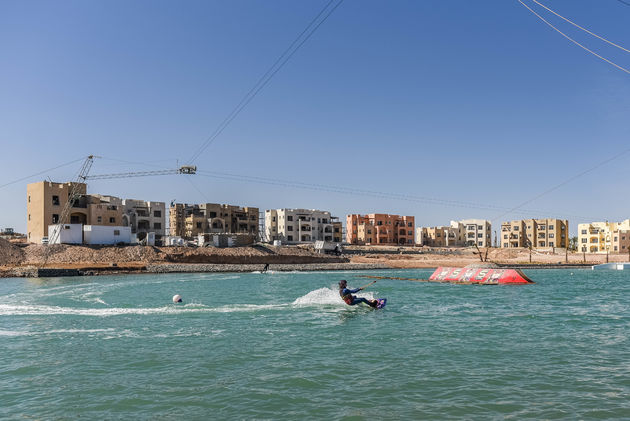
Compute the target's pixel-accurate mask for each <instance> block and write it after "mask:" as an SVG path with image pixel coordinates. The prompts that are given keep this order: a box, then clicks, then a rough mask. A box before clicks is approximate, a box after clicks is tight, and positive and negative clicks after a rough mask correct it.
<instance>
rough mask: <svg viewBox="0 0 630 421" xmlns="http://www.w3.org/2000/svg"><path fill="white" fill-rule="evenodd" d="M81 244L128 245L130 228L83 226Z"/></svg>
mask: <svg viewBox="0 0 630 421" xmlns="http://www.w3.org/2000/svg"><path fill="white" fill-rule="evenodd" d="M83 242H84V243H85V244H120V243H123V244H129V243H130V242H131V227H116V226H109V225H84V226H83Z"/></svg>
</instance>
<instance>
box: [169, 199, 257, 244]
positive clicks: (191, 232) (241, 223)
mask: <svg viewBox="0 0 630 421" xmlns="http://www.w3.org/2000/svg"><path fill="white" fill-rule="evenodd" d="M258 219H259V215H258V208H252V207H240V206H235V205H225V204H218V203H203V204H187V203H171V206H170V208H169V222H170V235H174V236H180V237H183V238H188V239H192V238H197V237H198V235H199V234H209V233H214V234H251V235H252V236H253V237H254V238H257V237H258V234H259V225H258V222H259V221H258Z"/></svg>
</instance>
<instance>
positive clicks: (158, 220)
mask: <svg viewBox="0 0 630 421" xmlns="http://www.w3.org/2000/svg"><path fill="white" fill-rule="evenodd" d="M122 209H123V216H122V225H123V226H128V227H131V234H132V235H135V236H136V237H137V238H138V239H139V240H143V239H144V237H146V235H147V234H148V233H150V232H153V233H155V239H156V240H160V239H161V238H162V237H163V236H164V235H165V233H166V203H164V202H152V201H145V200H137V199H123V200H122Z"/></svg>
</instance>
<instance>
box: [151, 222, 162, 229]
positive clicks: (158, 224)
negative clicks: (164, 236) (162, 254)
mask: <svg viewBox="0 0 630 421" xmlns="http://www.w3.org/2000/svg"><path fill="white" fill-rule="evenodd" d="M153 228H154V229H156V230H161V229H162V223H161V222H154V223H153Z"/></svg>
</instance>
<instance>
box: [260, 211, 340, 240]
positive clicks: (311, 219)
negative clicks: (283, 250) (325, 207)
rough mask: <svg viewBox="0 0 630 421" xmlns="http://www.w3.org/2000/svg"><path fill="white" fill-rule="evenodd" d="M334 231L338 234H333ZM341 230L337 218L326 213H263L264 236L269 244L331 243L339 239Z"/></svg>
mask: <svg viewBox="0 0 630 421" xmlns="http://www.w3.org/2000/svg"><path fill="white" fill-rule="evenodd" d="M335 229H337V230H338V232H335ZM341 229H342V227H341V222H339V218H337V217H335V216H332V215H331V214H330V212H328V211H321V210H317V209H268V210H266V211H265V236H266V239H267V241H270V242H271V241H282V242H283V243H288V244H299V243H312V242H315V241H326V242H333V241H337V240H339V239H340V238H341ZM336 239H337V240H336ZM339 241H340V240H339Z"/></svg>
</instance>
